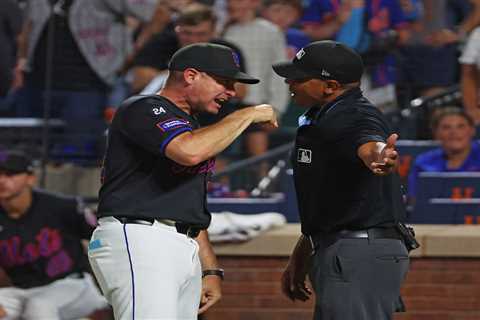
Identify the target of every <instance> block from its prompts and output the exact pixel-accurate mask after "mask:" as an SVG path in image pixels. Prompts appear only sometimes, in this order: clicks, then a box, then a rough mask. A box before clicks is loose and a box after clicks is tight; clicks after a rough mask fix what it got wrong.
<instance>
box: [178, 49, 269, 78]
mask: <svg viewBox="0 0 480 320" xmlns="http://www.w3.org/2000/svg"><path fill="white" fill-rule="evenodd" d="M187 68H194V69H197V70H199V71H203V72H207V73H210V74H212V75H216V76H219V77H222V78H226V79H234V80H236V81H238V82H242V83H248V84H255V83H258V82H260V80H259V79H256V78H253V77H251V76H249V75H248V74H246V73H244V72H242V71H240V63H239V59H238V56H237V54H236V53H235V52H234V51H233V50H232V49H230V48H229V47H227V46H224V45H220V44H213V43H194V44H190V45H188V46H185V47H183V48H181V49H179V50H177V52H175V53H174V54H173V56H172V59H170V63H169V64H168V69H169V70H176V71H183V70H185V69H187Z"/></svg>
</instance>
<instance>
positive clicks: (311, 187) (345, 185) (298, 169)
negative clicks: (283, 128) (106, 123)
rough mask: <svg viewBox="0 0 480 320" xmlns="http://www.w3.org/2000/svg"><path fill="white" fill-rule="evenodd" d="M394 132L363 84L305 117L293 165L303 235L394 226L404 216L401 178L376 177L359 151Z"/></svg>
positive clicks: (299, 130) (293, 154) (315, 108)
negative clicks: (363, 89)
mask: <svg viewBox="0 0 480 320" xmlns="http://www.w3.org/2000/svg"><path fill="white" fill-rule="evenodd" d="M390 134H391V130H390V128H389V126H388V124H387V122H386V120H385V118H384V116H383V115H382V114H381V112H380V111H379V110H378V109H377V108H376V107H375V106H373V105H372V104H371V103H370V102H369V101H368V100H367V99H365V98H364V97H363V95H362V93H361V91H360V89H358V88H357V89H352V90H349V91H347V92H345V93H344V94H343V95H341V96H340V97H338V98H337V99H336V100H335V101H333V102H331V103H328V104H326V105H324V106H323V107H321V108H319V107H313V108H311V109H309V110H308V111H307V112H306V113H305V114H304V115H303V116H301V117H300V119H299V128H298V130H297V137H296V142H295V149H294V151H293V153H292V165H293V172H294V180H295V187H296V193H297V198H298V206H299V211H300V220H301V225H302V233H303V234H306V235H312V234H316V233H324V232H325V233H326V232H335V231H338V230H343V229H347V230H359V229H366V228H369V227H373V226H392V225H394V223H395V221H398V219H402V218H403V215H404V211H403V210H404V209H403V204H402V195H401V190H400V189H401V186H400V183H399V180H398V176H397V175H396V174H391V175H388V176H375V175H374V174H373V173H372V172H371V171H370V169H369V168H367V166H366V165H365V164H364V163H363V161H362V160H361V159H360V158H359V157H358V155H357V150H358V148H359V147H360V146H361V145H362V144H364V143H366V142H370V141H378V142H385V141H386V140H387V138H388V136H389V135H390Z"/></svg>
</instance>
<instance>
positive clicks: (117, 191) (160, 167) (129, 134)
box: [98, 95, 214, 228]
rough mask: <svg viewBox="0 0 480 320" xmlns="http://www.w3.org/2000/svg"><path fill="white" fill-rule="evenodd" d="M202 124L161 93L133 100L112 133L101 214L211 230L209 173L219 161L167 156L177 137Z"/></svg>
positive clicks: (120, 113) (119, 113) (118, 116)
mask: <svg viewBox="0 0 480 320" xmlns="http://www.w3.org/2000/svg"><path fill="white" fill-rule="evenodd" d="M198 127H199V125H198V122H197V120H196V119H195V118H194V117H192V116H190V115H188V114H187V113H185V112H183V111H182V110H181V109H180V108H178V107H177V106H175V105H174V104H173V103H172V102H171V101H169V100H167V99H166V98H163V97H161V96H158V95H150V96H134V97H132V98H130V99H128V100H126V101H125V102H124V103H123V104H122V105H121V106H120V107H119V109H118V110H117V112H116V114H115V117H114V118H113V121H112V124H111V126H110V128H109V132H108V145H107V151H106V155H105V159H104V168H103V173H102V179H103V184H102V187H101V189H100V199H99V206H98V216H99V217H104V216H124V217H136V218H142V217H143V218H162V219H172V220H175V221H178V222H183V223H188V224H190V225H193V226H196V227H199V228H207V227H208V225H209V223H210V213H209V212H208V210H207V209H206V182H207V174H208V173H209V172H210V171H211V170H212V167H213V165H214V160H210V161H204V162H203V163H200V164H199V165H196V166H193V167H186V166H183V165H180V164H178V163H176V162H174V161H172V160H170V159H169V158H167V157H166V156H165V148H166V146H167V145H168V143H169V142H170V141H172V139H173V138H175V137H176V136H178V135H180V134H182V133H185V132H187V131H192V130H194V129H196V128H198Z"/></svg>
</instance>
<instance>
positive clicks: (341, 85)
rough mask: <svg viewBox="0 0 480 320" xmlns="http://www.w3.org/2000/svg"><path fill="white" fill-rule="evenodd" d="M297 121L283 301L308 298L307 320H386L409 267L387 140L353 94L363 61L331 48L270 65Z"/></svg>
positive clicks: (383, 126)
mask: <svg viewBox="0 0 480 320" xmlns="http://www.w3.org/2000/svg"><path fill="white" fill-rule="evenodd" d="M273 68H274V70H275V72H276V73H278V74H279V75H280V76H282V77H284V78H286V82H287V83H288V84H289V87H290V91H291V92H292V97H293V99H294V100H295V101H296V102H297V104H299V105H300V106H305V107H309V109H308V110H307V112H305V113H304V114H303V115H302V116H301V117H300V118H299V128H298V130H297V137H296V142H295V149H294V151H293V153H292V165H293V172H294V180H295V188H296V193H297V197H298V207H299V211H300V219H301V226H302V236H301V237H300V239H299V240H298V243H297V245H296V247H295V249H294V251H293V253H292V255H291V257H290V260H289V262H288V265H287V267H286V269H285V271H284V274H283V276H282V289H283V292H284V293H285V294H286V295H287V296H288V297H289V298H290V299H292V300H295V299H299V300H302V301H305V300H307V299H308V298H309V296H310V295H311V290H310V288H309V287H308V286H307V285H306V275H307V273H308V274H309V278H310V281H311V283H312V286H313V289H314V291H315V293H316V303H315V314H314V319H315V320H327V319H328V320H383V319H385V320H387V319H392V314H393V312H394V310H395V304H396V302H397V299H398V297H399V293H400V286H401V284H402V281H403V280H404V278H405V275H406V273H407V269H408V266H409V258H408V252H407V249H406V246H405V245H404V243H403V242H402V241H401V239H402V236H401V234H400V232H399V229H398V228H397V223H398V222H399V221H401V220H403V218H404V207H403V202H402V195H401V186H400V183H399V179H398V175H397V174H396V173H394V172H395V171H396V165H397V157H398V154H397V152H396V151H395V142H396V139H397V135H396V134H392V133H391V130H390V128H389V126H388V124H387V122H386V120H385V118H384V116H383V115H382V113H381V112H380V111H379V110H378V109H377V108H376V107H375V106H373V105H372V104H371V103H370V102H369V101H368V100H367V99H366V98H364V97H363V95H362V92H361V90H360V88H359V86H360V78H361V76H362V73H363V62H362V59H361V58H360V56H359V55H358V54H356V53H355V52H354V51H352V50H351V49H349V48H347V47H346V46H344V45H342V44H340V43H338V42H334V41H318V42H313V43H311V44H309V45H308V46H306V47H304V48H303V49H301V50H300V51H299V52H298V53H297V54H296V57H295V58H294V59H293V61H292V62H287V63H282V64H276V65H274V66H273Z"/></svg>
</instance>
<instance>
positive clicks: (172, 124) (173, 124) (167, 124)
mask: <svg viewBox="0 0 480 320" xmlns="http://www.w3.org/2000/svg"><path fill="white" fill-rule="evenodd" d="M184 126H189V122H188V121H187V120H183V119H178V118H173V119H168V120H165V121H162V122H159V123H157V127H158V128H159V129H160V130H162V131H164V132H166V131H171V130H174V129H177V128H180V127H184Z"/></svg>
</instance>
